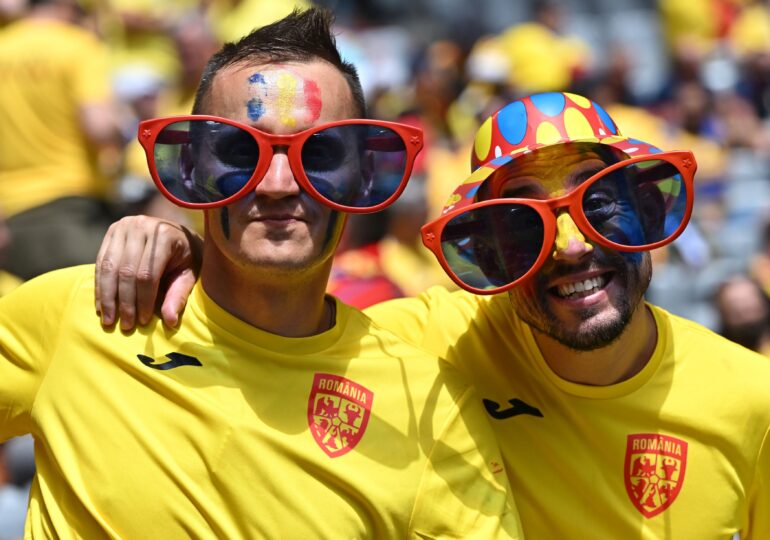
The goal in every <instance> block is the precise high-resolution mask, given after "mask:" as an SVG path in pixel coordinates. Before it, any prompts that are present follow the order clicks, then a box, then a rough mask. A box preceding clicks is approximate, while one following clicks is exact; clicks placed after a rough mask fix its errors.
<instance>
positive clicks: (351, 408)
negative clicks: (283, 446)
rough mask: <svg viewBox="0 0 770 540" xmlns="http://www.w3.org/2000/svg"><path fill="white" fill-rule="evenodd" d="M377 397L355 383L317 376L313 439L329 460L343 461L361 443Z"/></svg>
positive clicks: (310, 417)
mask: <svg viewBox="0 0 770 540" xmlns="http://www.w3.org/2000/svg"><path fill="white" fill-rule="evenodd" d="M373 400H374V393H373V392H372V391H371V390H369V389H367V388H364V387H363V386H361V385H360V384H358V383H357V382H355V381H351V380H350V379H346V378H345V377H340V376H339V375H331V374H329V373H316V374H315V377H314V378H313V389H312V391H311V392H310V398H309V399H308V404H307V421H308V426H309V427H310V433H311V434H312V435H313V439H315V442H316V443H318V446H320V447H321V450H323V451H324V452H326V454H327V455H328V456H329V457H333V458H335V457H340V456H342V455H344V454H347V453H348V452H350V451H351V450H352V449H353V448H355V446H356V445H357V444H358V443H359V441H360V440H361V438H362V437H363V436H364V432H365V431H366V425H367V424H368V423H369V413H370V411H371V409H372V401H373Z"/></svg>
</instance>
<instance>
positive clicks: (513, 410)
mask: <svg viewBox="0 0 770 540" xmlns="http://www.w3.org/2000/svg"><path fill="white" fill-rule="evenodd" d="M482 401H483V402H484V408H485V409H486V410H487V412H488V413H489V416H491V417H492V418H495V419H497V420H505V419H506V418H511V417H513V416H518V415H520V414H529V415H531V416H539V417H540V418H542V417H543V413H541V412H540V409H538V408H537V407H533V406H532V405H530V404H529V403H524V402H523V401H522V400H520V399H516V398H513V399H509V400H508V403H510V404H511V406H510V407H509V408H508V409H504V410H502V411H501V410H500V404H499V403H498V402H496V401H492V400H491V399H483V400H482Z"/></svg>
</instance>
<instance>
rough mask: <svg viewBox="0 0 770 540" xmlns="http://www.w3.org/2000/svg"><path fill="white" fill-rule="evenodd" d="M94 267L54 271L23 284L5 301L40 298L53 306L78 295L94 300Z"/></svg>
mask: <svg viewBox="0 0 770 540" xmlns="http://www.w3.org/2000/svg"><path fill="white" fill-rule="evenodd" d="M93 292H94V265H93V264H87V265H82V266H72V267H69V268H62V269H60V270H54V271H52V272H48V273H46V274H42V275H40V276H37V277H36V278H33V279H30V280H29V281H25V282H24V283H21V284H20V285H19V286H18V287H16V288H15V289H13V290H12V291H11V292H9V293H8V294H7V295H5V296H3V299H4V300H5V299H8V298H12V299H16V298H30V297H33V296H34V297H38V298H39V299H40V300H41V301H42V302H44V303H45V304H51V303H53V302H57V301H60V300H62V299H63V298H65V297H69V296H72V295H77V294H89V295H91V299H93Z"/></svg>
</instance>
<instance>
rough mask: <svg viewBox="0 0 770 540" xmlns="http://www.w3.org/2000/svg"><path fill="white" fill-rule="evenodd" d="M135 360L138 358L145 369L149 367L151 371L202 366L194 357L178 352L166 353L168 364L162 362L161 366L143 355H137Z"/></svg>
mask: <svg viewBox="0 0 770 540" xmlns="http://www.w3.org/2000/svg"><path fill="white" fill-rule="evenodd" d="M136 357H137V358H139V361H141V362H142V364H144V365H145V366H147V367H151V368H152V369H174V368H178V367H180V366H202V365H203V364H201V362H200V360H198V359H197V358H195V357H194V356H187V355H186V354H182V353H178V352H172V353H168V354H167V355H166V358H168V359H169V360H168V362H164V363H162V364H156V363H155V359H154V358H152V357H150V356H145V355H143V354H137V355H136Z"/></svg>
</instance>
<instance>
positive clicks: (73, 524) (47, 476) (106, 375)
mask: <svg viewBox="0 0 770 540" xmlns="http://www.w3.org/2000/svg"><path fill="white" fill-rule="evenodd" d="M93 281H94V275H93V267H92V266H84V267H75V268H70V269H65V270H60V271H56V272H53V273H50V274H46V275H44V276H42V277H39V278H36V279H33V280H31V281H29V282H27V283H25V284H23V285H21V286H20V287H19V288H18V289H16V290H15V291H14V292H12V293H11V294H9V295H7V296H5V297H3V298H1V299H0V350H2V355H3V358H2V361H0V418H2V423H1V424H0V425H1V426H2V427H1V428H0V440H2V439H7V438H9V437H11V436H14V435H19V434H22V433H32V434H33V436H34V437H35V439H36V456H35V459H36V465H37V474H36V477H35V480H34V482H33V486H32V492H31V501H30V508H29V513H28V516H27V533H26V534H27V537H32V538H51V537H56V538H84V539H88V540H91V539H95V538H104V537H110V538H137V539H139V538H141V539H142V540H149V539H156V538H157V539H163V540H167V539H175V538H196V539H198V538H227V539H237V538H334V539H338V538H367V539H368V538H383V539H391V538H479V539H487V538H520V537H521V534H520V530H519V527H520V526H519V521H518V517H517V514H516V510H515V508H514V507H513V503H512V501H511V500H510V492H509V491H508V488H507V480H506V478H505V476H506V475H505V472H504V470H503V467H502V465H501V463H502V458H501V456H500V454H499V450H498V449H497V446H496V444H495V442H494V436H493V435H492V434H491V432H490V431H489V424H488V422H487V420H486V418H485V417H484V412H483V410H482V409H481V407H479V403H478V400H477V398H475V397H474V394H473V393H472V392H471V391H470V390H469V388H468V386H467V385H466V384H465V383H464V382H460V381H458V379H457V375H456V373H454V370H453V369H452V368H451V367H449V366H448V365H447V364H446V363H445V362H443V361H440V360H438V359H437V358H436V357H432V356H428V355H426V354H425V353H423V352H421V351H419V350H417V349H415V348H413V347H412V346H409V345H407V344H405V343H404V342H403V341H401V340H398V339H396V338H395V337H394V336H393V335H392V334H390V333H389V332H387V331H384V330H381V329H379V328H378V327H376V326H374V325H373V324H372V323H371V321H370V320H369V319H368V318H367V317H366V316H364V315H363V314H361V313H360V312H359V311H357V310H354V309H352V308H350V307H348V306H345V305H344V304H342V303H340V302H338V304H337V309H338V311H337V324H336V326H335V327H334V328H333V329H332V330H330V331H328V332H325V333H322V334H320V335H316V336H312V337H307V338H282V337H279V336H276V335H273V334H268V333H266V332H263V331H261V330H259V329H257V328H254V327H252V326H250V325H248V324H246V323H244V322H242V321H240V320H238V319H236V318H235V317H233V316H231V315H230V314H228V313H227V312H225V311H224V310H222V309H221V308H220V307H218V306H217V305H216V304H215V303H214V302H213V301H212V300H211V299H209V298H208V297H207V296H206V294H205V293H204V292H203V291H202V289H201V288H200V286H198V287H197V288H196V289H195V291H194V293H193V295H192V297H191V299H190V303H189V305H188V307H187V309H186V311H185V315H184V318H183V320H182V323H181V327H180V328H179V329H178V330H170V329H168V328H165V327H164V326H163V325H162V323H160V322H159V321H158V320H157V319H154V320H153V321H152V322H151V323H150V324H149V325H148V326H146V327H143V328H141V329H139V330H138V331H135V332H132V333H130V334H123V333H121V332H120V331H119V330H112V331H103V330H102V329H101V328H100V326H99V323H98V319H97V317H96V316H95V314H94V312H93V295H94V290H93Z"/></svg>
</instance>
